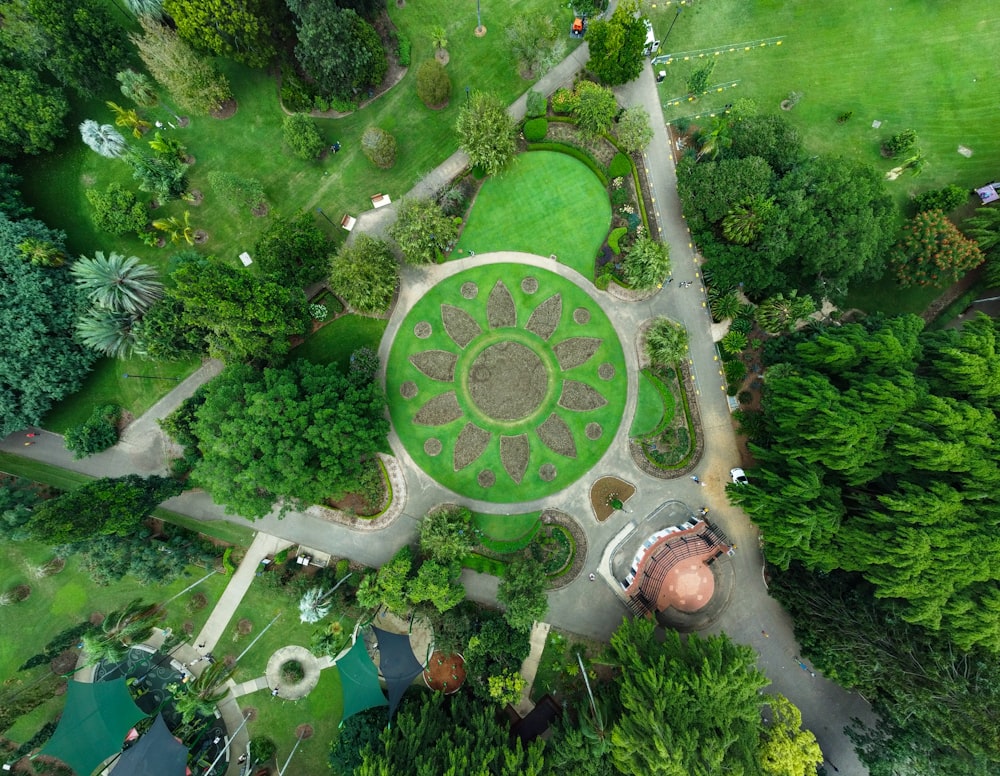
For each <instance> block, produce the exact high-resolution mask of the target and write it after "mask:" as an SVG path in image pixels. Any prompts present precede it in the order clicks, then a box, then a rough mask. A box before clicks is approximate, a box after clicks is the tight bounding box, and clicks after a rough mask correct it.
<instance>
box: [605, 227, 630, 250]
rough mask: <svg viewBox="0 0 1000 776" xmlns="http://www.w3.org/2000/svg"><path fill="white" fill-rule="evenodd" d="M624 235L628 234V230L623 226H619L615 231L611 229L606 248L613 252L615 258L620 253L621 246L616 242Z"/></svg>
mask: <svg viewBox="0 0 1000 776" xmlns="http://www.w3.org/2000/svg"><path fill="white" fill-rule="evenodd" d="M626 234H628V228H627V227H624V226H619V227H618V228H617V229H612V230H611V234H609V235H608V247H609V248H610V249H611V250H612V251H614V254H615V256H617V255H618V254H620V253H621V252H622V250H621V246H620V245H619V244H618V242H619V240H621V239H622V237H624V236H625V235H626Z"/></svg>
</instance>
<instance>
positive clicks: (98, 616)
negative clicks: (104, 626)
mask: <svg viewBox="0 0 1000 776" xmlns="http://www.w3.org/2000/svg"><path fill="white" fill-rule="evenodd" d="M104 617H105V615H104V613H103V612H91V613H90V617H89V618H88V620H87V621H88V622H89V623H90V624H91V625H100V624H101V623H102V622H104Z"/></svg>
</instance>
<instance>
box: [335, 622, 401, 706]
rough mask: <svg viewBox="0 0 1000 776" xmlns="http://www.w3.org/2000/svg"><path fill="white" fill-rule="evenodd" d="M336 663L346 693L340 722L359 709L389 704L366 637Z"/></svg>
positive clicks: (360, 639) (359, 640) (359, 639)
mask: <svg viewBox="0 0 1000 776" xmlns="http://www.w3.org/2000/svg"><path fill="white" fill-rule="evenodd" d="M334 665H336V666H337V670H338V671H340V684H341V688H342V690H343V693H344V714H343V716H342V717H341V720H340V724H342V725H343V724H344V720H345V719H348V718H349V717H352V716H354V715H355V714H357V713H358V712H359V711H364V710H365V709H370V708H372V707H373V706H386V705H388V702H387V701H386V699H385V695H383V694H382V687H381V685H379V682H378V669H377V668H376V667H375V664H374V663H373V662H372V659H371V656H370V655H369V654H368V649H367V648H366V647H365V642H364V639H362V638H358V640H357V641H355V642H354V646H353V647H351V650H350V652H348V653H347V654H346V655H344V656H343V657H342V658H340V660H338V661H337V662H336V663H335V664H334Z"/></svg>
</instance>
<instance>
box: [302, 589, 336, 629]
mask: <svg viewBox="0 0 1000 776" xmlns="http://www.w3.org/2000/svg"><path fill="white" fill-rule="evenodd" d="M327 595H328V594H327V592H326V590H324V589H323V588H321V587H311V588H309V589H308V590H306V592H305V594H304V595H303V596H302V598H301V600H300V601H299V620H301V621H302V622H307V623H310V624H312V623H315V622H319V621H320V620H322V619H323V618H324V617H326V616H327V615H328V614H329V613H330V608H331V606H333V604H331V603H330V602H329V601H328V600H326V598H327Z"/></svg>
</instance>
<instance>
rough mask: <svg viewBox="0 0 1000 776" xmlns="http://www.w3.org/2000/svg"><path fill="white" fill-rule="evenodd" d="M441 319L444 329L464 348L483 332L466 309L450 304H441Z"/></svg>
mask: <svg viewBox="0 0 1000 776" xmlns="http://www.w3.org/2000/svg"><path fill="white" fill-rule="evenodd" d="M441 321H442V323H444V330H445V331H446V332H448V336H449V337H451V338H452V340H453V341H454V342H455V344H456V345H458V346H459V347H460V348H464V347H465V346H466V345H468V344H469V343H470V342H472V340H474V339H475V338H476V337H478V336H479V335H480V334H482V333H483V330H482V329H481V328H480V327H479V324H478V323H476V321H475V319H474V318H473V317H472V316H471V315H469V314H468V313H467V312H465V310H462V309H461V308H458V307H455V306H453V305H450V304H443V305H441Z"/></svg>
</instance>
